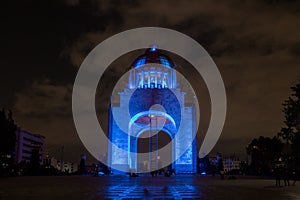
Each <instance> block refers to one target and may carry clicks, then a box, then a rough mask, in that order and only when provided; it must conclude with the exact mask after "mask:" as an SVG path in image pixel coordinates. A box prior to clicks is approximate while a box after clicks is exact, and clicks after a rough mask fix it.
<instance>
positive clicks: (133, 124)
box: [108, 47, 197, 173]
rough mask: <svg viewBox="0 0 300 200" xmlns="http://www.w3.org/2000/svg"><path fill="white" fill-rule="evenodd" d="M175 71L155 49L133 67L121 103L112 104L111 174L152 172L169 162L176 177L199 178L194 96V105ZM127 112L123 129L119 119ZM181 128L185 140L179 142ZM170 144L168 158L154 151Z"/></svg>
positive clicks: (120, 97)
mask: <svg viewBox="0 0 300 200" xmlns="http://www.w3.org/2000/svg"><path fill="white" fill-rule="evenodd" d="M174 67H176V65H175V63H174V62H173V61H172V60H171V59H170V57H168V56H167V55H165V54H164V53H163V51H161V50H159V49H157V48H156V47H152V48H149V49H147V50H146V52H145V53H144V54H143V55H141V56H139V57H138V58H137V59H136V60H135V61H134V62H133V64H132V66H131V70H130V71H129V73H128V82H127V85H126V86H124V88H122V91H121V92H119V93H118V95H119V96H118V98H116V99H118V101H117V102H116V101H115V100H114V98H113V97H112V100H111V110H110V117H109V139H110V141H111V142H112V144H113V145H112V146H108V163H109V165H110V166H111V167H112V169H118V170H120V171H123V172H124V171H127V170H134V171H136V172H146V171H148V172H149V171H154V170H157V169H160V168H161V167H162V166H166V163H171V165H169V167H172V169H174V170H175V172H176V173H196V155H197V153H196V141H195V140H194V138H195V137H194V136H195V134H196V128H195V127H196V125H195V124H196V116H195V100H194V97H195V96H193V102H187V101H185V100H186V97H185V95H186V93H185V91H182V89H181V88H180V85H179V84H178V82H177V72H176V70H175V69H174ZM128 110H129V114H130V120H129V122H127V121H126V120H122V119H121V123H126V124H123V125H122V124H121V125H120V124H119V123H120V122H119V123H118V122H117V121H116V119H115V117H116V116H117V117H121V118H122V117H123V116H124V113H126V112H128ZM120 126H124V127H125V129H126V130H124V129H122V128H121V127H120ZM179 127H181V129H180V130H183V131H184V137H180V138H177V139H176V137H175V136H176V134H178V132H179ZM189 142H191V143H192V144H191V145H187V144H189ZM169 143H171V146H168V148H169V149H168V155H160V153H159V151H155V150H159V149H161V148H162V147H164V146H165V145H167V144H169ZM119 149H122V151H120V150H119ZM183 150H184V153H180V152H182V151H183ZM147 152H150V153H149V154H147V155H140V154H141V153H147ZM137 153H139V154H137ZM114 172H115V173H116V172H117V170H114Z"/></svg>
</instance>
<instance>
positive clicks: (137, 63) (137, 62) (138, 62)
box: [134, 56, 146, 68]
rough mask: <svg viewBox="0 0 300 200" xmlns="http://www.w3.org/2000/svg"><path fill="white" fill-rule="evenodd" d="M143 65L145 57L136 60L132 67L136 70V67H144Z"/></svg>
mask: <svg viewBox="0 0 300 200" xmlns="http://www.w3.org/2000/svg"><path fill="white" fill-rule="evenodd" d="M145 64H146V56H143V57H141V58H140V59H138V60H137V61H136V62H135V64H134V67H135V68H138V67H140V66H143V65H145Z"/></svg>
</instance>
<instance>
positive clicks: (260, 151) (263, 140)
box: [246, 136, 283, 175]
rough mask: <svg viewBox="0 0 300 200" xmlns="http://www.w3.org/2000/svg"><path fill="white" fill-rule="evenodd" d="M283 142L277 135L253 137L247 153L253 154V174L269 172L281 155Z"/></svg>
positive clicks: (251, 167) (251, 168) (251, 166)
mask: <svg viewBox="0 0 300 200" xmlns="http://www.w3.org/2000/svg"><path fill="white" fill-rule="evenodd" d="M282 148H283V144H282V143H281V141H280V140H279V139H278V138H277V137H273V138H270V137H263V136H260V137H259V138H258V139H253V140H252V141H251V143H250V144H249V145H248V146H247V148H246V150H247V154H248V155H250V156H251V164H250V170H251V172H252V173H253V174H257V175H263V174H265V175H266V174H269V173H270V172H271V170H272V167H273V165H274V164H275V163H276V162H277V161H278V160H279V158H280V157H281V152H282Z"/></svg>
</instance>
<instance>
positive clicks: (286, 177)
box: [274, 166, 297, 187]
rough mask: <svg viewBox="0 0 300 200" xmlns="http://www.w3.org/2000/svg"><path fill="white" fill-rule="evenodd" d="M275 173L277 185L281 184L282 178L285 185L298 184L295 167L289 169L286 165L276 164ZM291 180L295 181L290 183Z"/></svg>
mask: <svg viewBox="0 0 300 200" xmlns="http://www.w3.org/2000/svg"><path fill="white" fill-rule="evenodd" d="M274 175H275V180H276V184H275V186H276V187H280V186H281V180H283V182H284V186H290V185H295V184H296V181H297V171H296V170H295V169H289V168H288V167H286V166H276V167H275V169H274ZM290 180H291V181H293V183H291V184H290Z"/></svg>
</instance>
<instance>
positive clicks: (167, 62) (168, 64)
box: [159, 56, 171, 67]
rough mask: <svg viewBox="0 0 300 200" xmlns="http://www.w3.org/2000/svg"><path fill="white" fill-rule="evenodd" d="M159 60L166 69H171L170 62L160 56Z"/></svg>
mask: <svg viewBox="0 0 300 200" xmlns="http://www.w3.org/2000/svg"><path fill="white" fill-rule="evenodd" d="M159 60H160V63H161V64H162V65H165V66H166V67H171V64H170V62H169V61H168V60H167V59H166V58H165V57H163V56H160V58H159Z"/></svg>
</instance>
